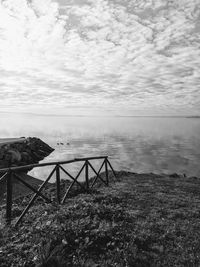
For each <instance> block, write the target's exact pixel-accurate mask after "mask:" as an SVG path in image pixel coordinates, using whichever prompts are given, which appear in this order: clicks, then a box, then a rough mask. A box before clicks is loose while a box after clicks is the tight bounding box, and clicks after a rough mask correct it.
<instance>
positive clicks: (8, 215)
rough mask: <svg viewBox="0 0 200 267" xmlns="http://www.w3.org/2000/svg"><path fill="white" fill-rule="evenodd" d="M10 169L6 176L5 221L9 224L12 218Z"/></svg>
mask: <svg viewBox="0 0 200 267" xmlns="http://www.w3.org/2000/svg"><path fill="white" fill-rule="evenodd" d="M12 175H13V174H12V171H8V174H7V176H6V187H7V188H6V189H7V190H6V191H7V195H6V222H7V224H11V219H12Z"/></svg>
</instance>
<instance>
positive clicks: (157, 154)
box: [0, 114, 200, 178]
mask: <svg viewBox="0 0 200 267" xmlns="http://www.w3.org/2000/svg"><path fill="white" fill-rule="evenodd" d="M0 123H1V130H0V138H1V137H19V136H37V137H40V138H41V139H43V140H44V141H45V142H47V143H49V144H50V145H51V146H52V147H54V148H55V151H54V152H53V153H52V154H51V155H50V156H49V157H48V158H46V159H45V161H55V160H68V159H73V158H75V157H86V156H98V155H108V156H110V158H111V162H112V164H113V167H114V168H115V169H117V170H121V169H123V170H129V171H133V172H155V173H173V172H177V173H181V174H183V173H185V174H186V175H190V176H191V175H195V176H199V177H200V164H199V162H200V119H195V118H145V117H142V118H141V117H140V118H139V117H131V118H130V117H129V118H127V117H126V118H124V117H123V118H122V117H121V118H94V117H93V118H88V117H50V116H46V117H45V116H33V115H23V116H22V115H21V116H20V115H15V116H13V115H12V116H11V115H8V114H3V115H2V114H1V115H0ZM60 143H63V145H62V144H60ZM99 164H100V162H99V163H96V162H94V166H95V167H96V168H97V167H98V166H97V165H99ZM80 167H81V163H78V164H76V165H75V164H71V165H70V166H68V170H70V171H71V172H72V173H74V174H75V173H77V172H78V169H79V168H80ZM46 172H47V169H45V168H41V169H35V170H33V171H32V174H34V175H37V176H38V175H39V177H43V178H44V177H45V173H46Z"/></svg>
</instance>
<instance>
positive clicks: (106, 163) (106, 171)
mask: <svg viewBox="0 0 200 267" xmlns="http://www.w3.org/2000/svg"><path fill="white" fill-rule="evenodd" d="M104 163H105V173H106V185H107V186H108V185H109V181H108V162H107V158H105V161H104Z"/></svg>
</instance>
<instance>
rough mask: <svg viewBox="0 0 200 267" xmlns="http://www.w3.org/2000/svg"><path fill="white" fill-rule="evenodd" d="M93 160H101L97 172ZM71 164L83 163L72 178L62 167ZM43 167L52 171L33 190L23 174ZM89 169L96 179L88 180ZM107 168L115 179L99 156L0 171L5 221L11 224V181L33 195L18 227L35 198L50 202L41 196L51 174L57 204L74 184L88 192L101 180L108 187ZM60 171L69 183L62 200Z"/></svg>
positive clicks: (60, 202) (17, 222)
mask: <svg viewBox="0 0 200 267" xmlns="http://www.w3.org/2000/svg"><path fill="white" fill-rule="evenodd" d="M93 160H103V162H102V164H101V166H100V168H99V170H98V171H96V170H95V168H94V167H93V166H92V163H91V161H93ZM73 162H83V165H82V167H81V169H80V171H79V172H78V174H77V175H76V176H75V177H74V176H72V175H71V174H70V173H69V172H68V171H67V170H66V169H65V168H64V167H63V165H66V164H69V163H73ZM45 166H53V169H52V171H51V172H50V174H49V175H48V177H47V178H46V180H44V181H43V183H42V184H41V185H40V186H39V188H37V189H36V188H34V187H33V186H32V185H30V184H29V183H27V181H26V179H24V178H23V175H22V174H23V173H24V172H26V171H27V170H29V169H30V168H36V167H45ZM89 168H90V169H91V170H92V171H93V172H94V174H95V175H96V177H95V178H94V179H92V180H90V178H89ZM103 168H105V169H104V170H105V180H104V179H103V178H102V177H101V176H100V172H101V170H102V169H103ZM108 168H110V170H111V171H112V173H113V175H114V177H116V174H115V171H114V169H113V167H112V165H111V163H110V161H109V160H108V157H107V156H101V157H89V158H75V159H73V160H68V161H57V162H49V163H40V164H39V163H38V164H31V165H26V166H19V167H10V168H6V169H0V173H4V174H3V175H2V176H1V177H0V181H1V180H2V179H6V221H7V223H8V224H11V221H12V203H13V190H12V189H13V179H16V180H18V182H20V183H22V184H23V185H24V186H26V187H27V188H29V189H30V190H31V191H33V193H34V195H33V196H32V198H31V199H30V201H29V203H28V205H27V206H26V207H25V209H24V210H23V212H22V213H21V215H20V216H19V218H18V219H17V221H16V223H15V225H18V224H19V223H20V222H21V220H22V218H23V217H24V216H25V214H26V213H27V212H28V210H29V209H30V207H31V206H32V205H33V203H34V201H35V200H36V198H37V197H42V198H43V199H44V200H45V201H46V202H49V203H50V202H52V200H51V199H49V198H48V197H46V196H45V195H44V194H42V190H43V189H44V187H45V185H47V184H48V182H49V181H50V179H51V178H52V176H53V174H54V173H55V174H56V181H55V184H56V193H57V202H58V203H59V204H63V203H65V200H66V198H67V196H68V195H69V192H70V190H71V189H72V187H73V186H74V184H77V185H78V186H79V187H80V188H81V189H82V190H83V191H85V192H89V191H90V189H91V188H93V187H94V185H95V183H96V182H97V180H98V179H99V180H101V182H103V183H104V184H105V185H106V186H108V185H109V175H108V174H109V173H108ZM84 170H85V180H84V182H79V181H78V178H79V176H80V174H81V173H82V172H83V171H84ZM60 171H62V172H63V173H64V174H65V175H67V176H68V177H69V178H70V180H71V183H70V184H69V187H68V188H67V190H66V192H65V194H64V196H63V198H62V199H61V183H60V181H61V179H60Z"/></svg>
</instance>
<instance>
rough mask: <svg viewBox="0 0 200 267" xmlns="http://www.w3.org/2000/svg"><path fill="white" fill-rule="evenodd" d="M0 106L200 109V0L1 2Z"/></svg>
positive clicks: (109, 111)
mask: <svg viewBox="0 0 200 267" xmlns="http://www.w3.org/2000/svg"><path fill="white" fill-rule="evenodd" d="M0 111H9V112H16V111H18V112H33V113H51V114H70V115H72V114H74V115H77V114H81V115H87V114H88V115H95V114H97V115H185V114H187V115H188V114H191V115H192V114H200V1H199V0H57V1H56V0H54V1H53V0H52V1H51V0H32V1H31V0H29V1H28V0H0Z"/></svg>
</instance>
